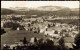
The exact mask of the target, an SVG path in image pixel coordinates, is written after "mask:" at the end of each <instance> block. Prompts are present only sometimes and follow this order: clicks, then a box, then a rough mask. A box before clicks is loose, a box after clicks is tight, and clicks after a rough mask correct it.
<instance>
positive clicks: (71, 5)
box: [1, 1, 79, 8]
mask: <svg viewBox="0 0 80 50" xmlns="http://www.w3.org/2000/svg"><path fill="white" fill-rule="evenodd" d="M39 6H65V7H69V8H79V1H1V8H9V7H28V8H31V7H32V8H36V7H39Z"/></svg>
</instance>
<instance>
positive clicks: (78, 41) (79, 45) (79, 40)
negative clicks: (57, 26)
mask: <svg viewBox="0 0 80 50" xmlns="http://www.w3.org/2000/svg"><path fill="white" fill-rule="evenodd" d="M75 44H76V46H75V48H74V49H80V33H79V34H77V35H76V37H75Z"/></svg>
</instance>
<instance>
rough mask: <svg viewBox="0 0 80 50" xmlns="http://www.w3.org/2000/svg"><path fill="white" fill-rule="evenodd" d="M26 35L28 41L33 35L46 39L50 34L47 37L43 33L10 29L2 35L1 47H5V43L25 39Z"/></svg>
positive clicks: (13, 42)
mask: <svg viewBox="0 0 80 50" xmlns="http://www.w3.org/2000/svg"><path fill="white" fill-rule="evenodd" d="M24 37H26V39H27V40H28V41H30V39H31V38H32V37H38V38H43V39H46V38H48V37H49V36H47V37H45V36H44V35H43V34H37V33H33V32H30V31H24V30H20V31H9V32H7V33H5V34H3V35H1V48H2V47H3V44H15V42H19V41H20V40H23V38H24Z"/></svg>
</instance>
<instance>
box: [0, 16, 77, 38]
mask: <svg viewBox="0 0 80 50" xmlns="http://www.w3.org/2000/svg"><path fill="white" fill-rule="evenodd" d="M23 20H24V21H23V22H20V21H17V22H18V23H19V24H20V25H23V26H24V28H25V30H28V31H33V32H34V33H39V34H44V35H49V36H51V37H56V38H59V37H61V36H70V37H75V35H76V34H78V32H79V31H78V29H77V26H76V25H71V24H66V23H57V22H55V23H53V22H48V21H45V20H44V18H43V17H37V18H28V19H26V18H25V19H23ZM7 21H9V20H7ZM5 22H6V21H5ZM5 22H4V21H2V22H1V27H3V23H5ZM17 30H20V29H19V27H18V28H17Z"/></svg>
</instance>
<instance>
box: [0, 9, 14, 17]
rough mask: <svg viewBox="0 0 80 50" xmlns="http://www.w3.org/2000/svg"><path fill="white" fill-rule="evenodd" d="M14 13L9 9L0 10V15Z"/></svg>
mask: <svg viewBox="0 0 80 50" xmlns="http://www.w3.org/2000/svg"><path fill="white" fill-rule="evenodd" d="M14 13H15V12H14V11H13V10H11V9H7V8H1V15H6V14H14Z"/></svg>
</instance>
